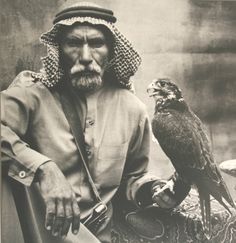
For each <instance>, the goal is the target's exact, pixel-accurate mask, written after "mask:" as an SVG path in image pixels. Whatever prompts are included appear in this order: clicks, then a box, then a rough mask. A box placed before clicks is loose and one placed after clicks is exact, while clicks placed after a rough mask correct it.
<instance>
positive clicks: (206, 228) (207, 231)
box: [198, 189, 211, 240]
mask: <svg viewBox="0 0 236 243" xmlns="http://www.w3.org/2000/svg"><path fill="white" fill-rule="evenodd" d="M198 192H199V198H200V208H201V215H202V226H203V232H204V235H205V236H206V238H207V239H208V240H210V238H211V204H210V194H208V193H206V192H204V191H202V190H199V189H198Z"/></svg>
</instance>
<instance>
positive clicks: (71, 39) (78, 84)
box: [61, 24, 109, 91]
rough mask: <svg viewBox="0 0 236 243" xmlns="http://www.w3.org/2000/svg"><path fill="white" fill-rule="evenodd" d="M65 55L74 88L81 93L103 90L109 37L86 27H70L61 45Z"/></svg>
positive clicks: (65, 62) (91, 27)
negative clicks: (100, 88)
mask: <svg viewBox="0 0 236 243" xmlns="http://www.w3.org/2000/svg"><path fill="white" fill-rule="evenodd" d="M61 55H62V56H61V60H62V63H63V67H64V69H65V71H66V74H67V76H68V77H69V79H70V81H71V84H72V86H73V87H75V88H76V89H78V90H81V91H93V90H96V89H97V88H99V87H101V85H102V83H103V82H102V76H103V74H104V71H105V67H106V64H107V63H108V59H109V48H108V43H107V37H106V36H105V35H104V33H103V32H102V31H101V30H100V29H98V28H96V27H93V26H91V25H85V24H83V25H81V24H77V25H75V26H72V27H70V28H69V29H68V30H67V31H65V33H64V36H63V39H62V41H61Z"/></svg>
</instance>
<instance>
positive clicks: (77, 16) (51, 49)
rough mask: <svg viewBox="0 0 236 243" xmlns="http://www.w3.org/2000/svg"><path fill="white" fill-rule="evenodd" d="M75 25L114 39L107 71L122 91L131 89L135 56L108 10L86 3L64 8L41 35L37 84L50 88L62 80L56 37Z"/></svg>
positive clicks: (137, 63) (139, 61)
mask: <svg viewBox="0 0 236 243" xmlns="http://www.w3.org/2000/svg"><path fill="white" fill-rule="evenodd" d="M77 22H78V23H89V24H92V25H102V26H105V27H106V28H107V29H108V30H109V31H110V32H111V34H112V36H113V38H114V43H113V55H112V57H111V60H110V61H109V64H108V67H107V68H109V70H112V71H113V72H114V75H115V77H116V79H117V80H118V82H119V84H120V85H121V86H122V87H124V88H127V89H131V86H132V84H131V81H130V77H131V76H133V75H134V73H135V72H136V71H137V69H138V66H139V65H140V63H141V58H140V56H139V54H138V53H137V52H136V51H135V50H134V48H133V47H132V44H131V43H130V42H129V41H128V40H127V39H126V38H125V37H124V36H123V35H122V34H121V33H120V31H119V30H118V29H117V28H116V27H115V25H114V23H115V22H116V18H115V17H114V15H113V12H112V11H111V10H108V9H104V8H102V7H100V6H98V5H95V4H93V3H86V2H77V3H76V4H73V5H70V6H69V7H68V4H67V6H66V7H65V8H64V9H63V10H62V11H60V12H59V13H58V14H57V15H56V16H55V19H54V21H53V24H54V25H53V27H52V28H51V29H50V30H49V31H47V32H46V33H43V34H42V35H41V37H40V41H41V42H42V43H43V44H45V45H46V46H47V56H45V57H43V58H42V63H43V69H42V71H41V73H40V74H38V75H40V77H38V78H40V80H41V82H43V83H44V85H46V86H47V87H49V88H51V87H54V86H55V85H57V84H58V83H59V82H60V80H61V79H62V77H63V75H64V72H63V69H62V67H61V66H60V64H59V43H58V41H57V36H58V33H60V31H61V30H62V28H63V26H71V25H73V24H74V23H77Z"/></svg>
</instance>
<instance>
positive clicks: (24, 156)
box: [8, 148, 51, 186]
mask: <svg viewBox="0 0 236 243" xmlns="http://www.w3.org/2000/svg"><path fill="white" fill-rule="evenodd" d="M10 157H11V160H12V161H11V164H10V165H9V171H8V175H9V176H10V177H12V178H13V179H15V180H17V181H19V182H20V183H22V184H24V185H25V186H30V185H31V184H32V182H33V180H34V177H35V174H36V171H37V169H38V168H39V166H41V165H42V164H44V163H46V162H49V161H51V160H50V159H49V158H48V157H46V156H44V155H42V154H40V153H38V152H37V151H35V150H32V149H30V148H28V149H27V151H26V150H24V151H22V152H20V153H18V154H17V157H16V156H10Z"/></svg>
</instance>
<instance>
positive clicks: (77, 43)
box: [65, 40, 83, 47]
mask: <svg viewBox="0 0 236 243" xmlns="http://www.w3.org/2000/svg"><path fill="white" fill-rule="evenodd" d="M65 43H66V45H68V46H70V47H79V46H81V45H82V44H83V41H80V40H66V41H65Z"/></svg>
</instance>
